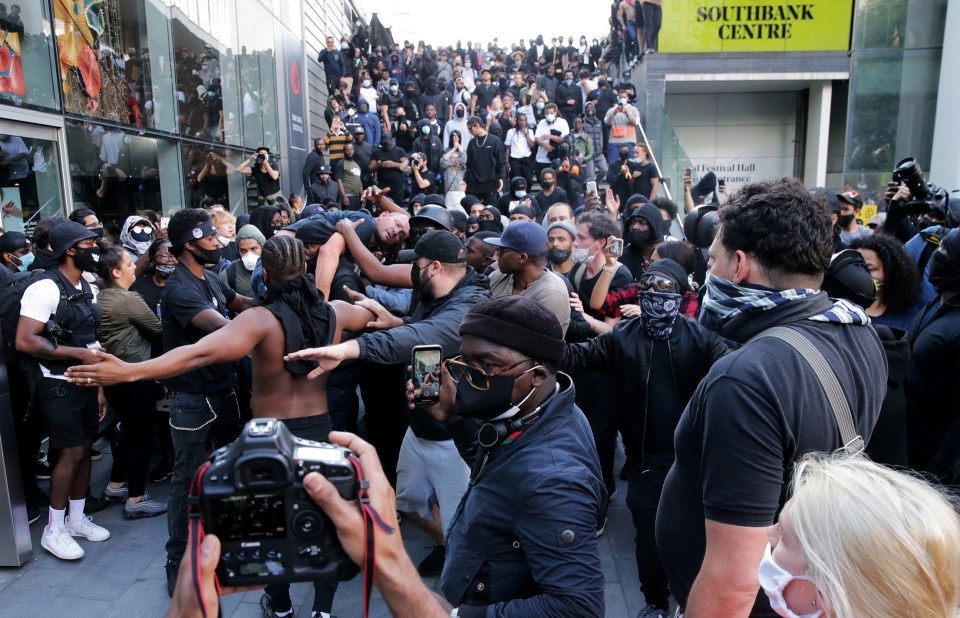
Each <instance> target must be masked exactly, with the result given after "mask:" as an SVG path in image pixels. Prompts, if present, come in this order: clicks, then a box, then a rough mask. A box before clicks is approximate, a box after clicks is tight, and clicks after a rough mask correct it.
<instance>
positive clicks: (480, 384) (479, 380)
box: [446, 356, 533, 391]
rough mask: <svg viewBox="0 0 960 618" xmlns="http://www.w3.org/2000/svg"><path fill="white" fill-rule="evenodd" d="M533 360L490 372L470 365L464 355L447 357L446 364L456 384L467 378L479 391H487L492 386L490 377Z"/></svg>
mask: <svg viewBox="0 0 960 618" xmlns="http://www.w3.org/2000/svg"><path fill="white" fill-rule="evenodd" d="M531 360H533V359H532V358H525V359H523V360H519V361H517V362H515V363H513V364H510V365H507V366H506V367H501V368H500V369H497V370H496V371H491V372H489V373H488V372H486V371H484V370H483V369H480V368H479V367H474V366H473V365H468V364H467V363H465V362H463V356H455V357H453V358H450V359H447V361H446V364H447V372H448V373H449V374H450V379H451V380H453V383H454V384H459V383H460V380H462V379H464V378H466V380H467V384H469V385H470V386H472V387H473V388H475V389H477V390H478V391H485V390H487V389H488V388H490V378H494V377H496V376H498V375H500V374H503V373H506V372H508V371H510V370H511V369H515V368H517V367H519V366H520V365H522V364H524V363H525V362H527V361H531Z"/></svg>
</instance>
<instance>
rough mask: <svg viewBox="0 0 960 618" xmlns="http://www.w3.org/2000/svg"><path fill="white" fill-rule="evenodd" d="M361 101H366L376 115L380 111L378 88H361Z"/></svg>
mask: <svg viewBox="0 0 960 618" xmlns="http://www.w3.org/2000/svg"><path fill="white" fill-rule="evenodd" d="M360 100H361V101H366V102H367V106H368V107H369V109H370V111H372V112H374V113H376V111H377V110H378V109H380V108H379V107H378V106H377V89H376V88H360Z"/></svg>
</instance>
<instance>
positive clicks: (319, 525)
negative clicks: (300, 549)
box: [292, 510, 323, 539]
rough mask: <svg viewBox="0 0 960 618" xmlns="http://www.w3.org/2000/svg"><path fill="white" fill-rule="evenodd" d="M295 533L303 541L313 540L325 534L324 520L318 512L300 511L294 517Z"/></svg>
mask: <svg viewBox="0 0 960 618" xmlns="http://www.w3.org/2000/svg"><path fill="white" fill-rule="evenodd" d="M292 524H293V533H294V534H296V535H297V536H298V537H300V538H301V539H313V538H316V537H318V536H320V533H321V532H323V518H322V517H321V516H320V513H317V512H316V511H310V510H306V511H300V512H299V513H297V514H296V515H294V516H293V522H292Z"/></svg>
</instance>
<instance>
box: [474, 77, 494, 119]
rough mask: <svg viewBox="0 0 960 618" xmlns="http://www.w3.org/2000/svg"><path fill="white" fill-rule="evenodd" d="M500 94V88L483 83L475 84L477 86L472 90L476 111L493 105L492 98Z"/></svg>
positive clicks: (478, 111)
mask: <svg viewBox="0 0 960 618" xmlns="http://www.w3.org/2000/svg"><path fill="white" fill-rule="evenodd" d="M499 94H500V90H499V89H498V88H497V87H496V86H494V85H493V84H490V85H489V86H485V85H483V84H477V87H476V88H474V90H473V96H475V97H477V106H476V108H475V109H476V110H477V113H480V110H484V109H487V106H488V105H493V99H494V98H496V97H497V96H498V95H499Z"/></svg>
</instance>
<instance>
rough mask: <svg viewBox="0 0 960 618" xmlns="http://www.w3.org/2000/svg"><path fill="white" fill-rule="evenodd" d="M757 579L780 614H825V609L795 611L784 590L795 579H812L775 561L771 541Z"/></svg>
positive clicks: (810, 617)
mask: <svg viewBox="0 0 960 618" xmlns="http://www.w3.org/2000/svg"><path fill="white" fill-rule="evenodd" d="M757 579H759V580H760V587H761V588H763V591H764V592H765V593H766V595H767V598H768V599H770V607H771V608H773V611H775V612H777V614H778V615H780V616H783V617H784V618H819V617H820V616H822V615H823V610H822V609H820V610H817V611H816V612H814V613H812V614H797V613H794V611H793V610H791V609H790V608H789V607H787V602H786V600H784V598H783V591H784V589H786V587H787V586H788V585H789V584H790V582H792V581H793V580H795V579H801V580H806V581H811V579H810V578H809V577H808V576H806V575H794V574H792V573H790V572H789V571H787V570H786V569H784V568H782V567H781V566H780V565H779V564H777V563H776V562H774V561H773V551H772V550H771V549H770V543H767V548H766V550H764V552H763V560H761V561H760V568H759V569H757Z"/></svg>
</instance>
